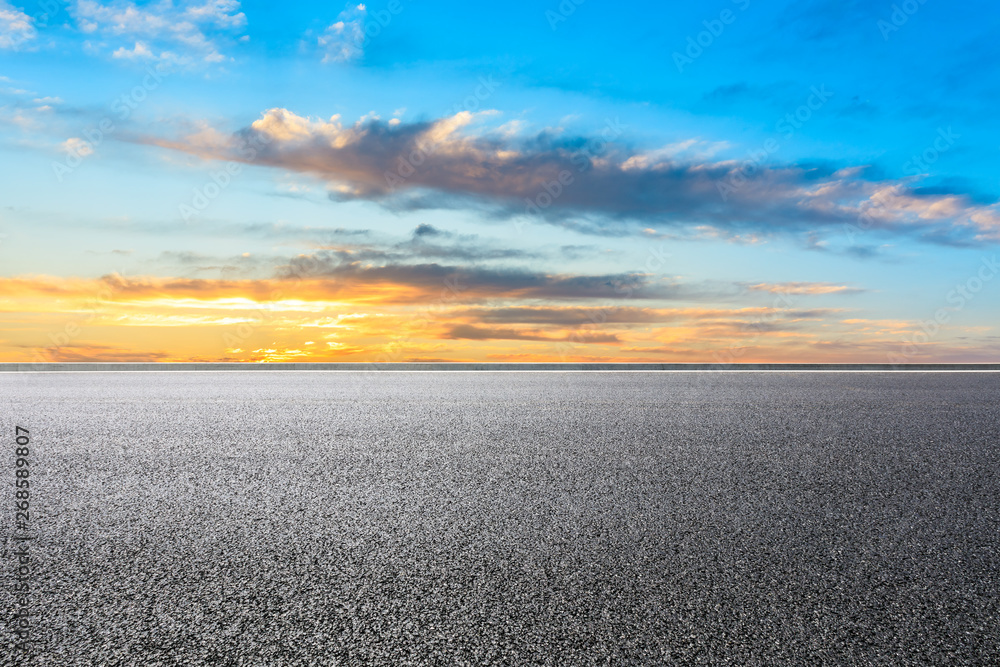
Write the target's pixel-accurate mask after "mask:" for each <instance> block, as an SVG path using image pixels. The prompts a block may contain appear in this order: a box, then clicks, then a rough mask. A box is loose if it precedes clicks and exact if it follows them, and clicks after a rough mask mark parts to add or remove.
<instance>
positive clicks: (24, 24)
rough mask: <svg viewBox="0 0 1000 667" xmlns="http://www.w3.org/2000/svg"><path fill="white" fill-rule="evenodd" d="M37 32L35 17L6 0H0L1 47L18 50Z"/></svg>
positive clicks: (33, 37)
mask: <svg viewBox="0 0 1000 667" xmlns="http://www.w3.org/2000/svg"><path fill="white" fill-rule="evenodd" d="M37 34H38V33H37V32H36V31H35V23H34V19H33V18H31V17H30V16H28V15H27V14H25V13H24V12H23V11H21V10H20V9H18V8H17V7H14V6H13V5H11V4H10V3H9V2H7V1H6V0H0V49H10V50H12V51H17V50H19V49H20V48H21V47H23V46H24V45H25V44H27V43H28V42H30V41H31V40H33V39H35V37H36V36H37Z"/></svg>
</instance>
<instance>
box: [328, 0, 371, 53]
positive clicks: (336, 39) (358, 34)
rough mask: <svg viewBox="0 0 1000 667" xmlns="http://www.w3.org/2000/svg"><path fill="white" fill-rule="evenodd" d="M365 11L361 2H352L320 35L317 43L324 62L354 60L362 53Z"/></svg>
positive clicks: (366, 11)
mask: <svg viewBox="0 0 1000 667" xmlns="http://www.w3.org/2000/svg"><path fill="white" fill-rule="evenodd" d="M367 13H368V10H367V8H366V7H365V6H364V5H363V4H358V5H356V4H353V3H352V4H350V5H348V6H347V9H345V10H344V11H342V12H340V16H338V17H337V20H336V21H335V22H334V23H333V24H331V25H330V27H328V28H327V29H326V31H325V32H324V33H323V34H322V35H320V37H319V40H318V43H319V46H320V48H322V49H323V51H324V56H323V62H324V63H329V62H347V61H350V60H356V59H358V58H360V57H361V56H362V55H363V54H364V44H365V26H364V23H365V16H366V15H367Z"/></svg>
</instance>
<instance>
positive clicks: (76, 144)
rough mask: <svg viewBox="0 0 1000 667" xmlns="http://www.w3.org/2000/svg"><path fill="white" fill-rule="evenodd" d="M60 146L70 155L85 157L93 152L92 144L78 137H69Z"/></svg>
mask: <svg viewBox="0 0 1000 667" xmlns="http://www.w3.org/2000/svg"><path fill="white" fill-rule="evenodd" d="M61 148H62V149H63V150H64V151H66V152H67V153H69V154H70V155H79V156H80V157H87V156H88V155H91V154H92V153H93V152H94V146H93V145H92V144H91V143H90V142H89V141H84V140H83V139H81V138H79V137H70V138H69V139H67V140H66V141H64V142H63V143H62V146H61Z"/></svg>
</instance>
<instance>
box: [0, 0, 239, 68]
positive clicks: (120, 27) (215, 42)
mask: <svg viewBox="0 0 1000 667" xmlns="http://www.w3.org/2000/svg"><path fill="white" fill-rule="evenodd" d="M0 1H2V0H0ZM239 9H240V3H239V2H238V0H208V1H207V2H202V3H198V2H186V3H181V4H179V5H177V6H175V5H174V4H173V3H172V2H170V1H169V0H163V1H162V2H158V3H155V4H150V5H143V6H141V7H140V6H137V5H136V4H135V3H133V2H130V1H127V0H126V1H125V2H121V1H119V2H113V3H101V2H97V1H96V0H77V1H76V3H75V5H74V8H73V15H74V17H75V18H76V22H77V26H78V27H79V29H80V30H81V31H82V32H85V33H99V34H100V35H102V36H103V37H105V38H107V39H108V41H110V42H114V41H117V40H122V41H124V44H118V45H114V44H113V45H112V48H114V46H117V47H118V48H115V49H114V50H113V51H112V57H114V58H118V59H125V60H151V61H156V62H161V63H169V64H173V65H179V66H195V65H199V64H206V63H208V64H214V63H220V62H224V61H226V60H229V59H230V57H228V56H226V55H224V54H223V53H222V50H223V43H226V42H228V43H231V41H230V40H231V39H232V38H234V37H235V35H234V34H233V33H237V32H239V31H240V30H242V28H244V27H245V26H246V23H247V20H246V15H245V14H243V12H241V11H239Z"/></svg>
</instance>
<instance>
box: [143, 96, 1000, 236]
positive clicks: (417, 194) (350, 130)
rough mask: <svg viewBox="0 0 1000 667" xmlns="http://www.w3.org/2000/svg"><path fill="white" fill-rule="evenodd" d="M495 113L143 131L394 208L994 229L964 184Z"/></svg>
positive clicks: (552, 217)
mask: <svg viewBox="0 0 1000 667" xmlns="http://www.w3.org/2000/svg"><path fill="white" fill-rule="evenodd" d="M495 113H496V112H479V113H476V114H473V113H469V112H467V111H463V112H460V113H457V114H455V115H453V116H448V117H443V118H439V119H436V120H431V121H420V122H410V123H398V124H394V125H390V124H389V123H385V122H383V121H381V120H379V119H378V118H371V117H369V118H367V119H362V120H360V121H358V122H357V123H355V124H353V125H345V124H343V123H342V122H341V120H340V117H339V116H334V117H332V118H330V119H329V120H327V121H324V120H319V119H313V118H306V117H303V116H299V115H296V114H295V113H293V112H291V111H289V110H287V109H280V108H276V109H270V110H268V111H266V112H265V113H264V114H263V115H262V116H261V117H260V118H259V119H258V120H256V121H254V122H253V123H252V124H251V125H250V126H249V127H247V128H244V129H243V130H241V131H239V132H236V133H232V134H226V133H224V132H221V131H219V130H217V129H215V128H210V131H208V130H205V129H204V128H203V129H201V130H200V131H198V132H196V133H194V134H190V135H188V136H182V137H180V138H176V139H172V138H164V137H160V136H147V137H142V138H139V139H138V140H139V141H143V142H147V143H151V144H155V145H158V146H162V147H165V148H170V149H174V150H179V151H184V152H187V153H192V154H195V155H199V156H201V157H203V158H205V159H209V160H236V161H241V162H248V163H253V164H257V165H261V166H269V167H274V168H279V169H283V170H287V171H290V172H296V173H305V174H310V175H312V176H314V177H316V178H319V179H321V180H323V181H325V182H326V183H327V184H328V187H329V191H330V197H331V198H332V199H335V200H337V201H347V200H369V201H374V202H377V203H379V204H381V205H383V206H385V207H387V208H389V209H392V210H416V209H425V208H471V209H475V210H478V211H481V212H483V213H486V214H488V215H491V216H505V217H514V216H518V217H523V216H529V217H530V218H531V219H534V220H539V221H545V222H549V223H552V224H557V225H562V226H565V227H569V228H572V229H576V230H578V231H582V232H588V233H594V234H613V235H626V234H635V233H638V232H639V230H640V229H644V228H645V229H649V230H651V231H652V232H653V233H657V232H660V231H662V230H664V229H667V228H675V229H686V230H692V229H694V230H700V232H699V233H700V234H708V235H710V236H715V237H716V238H722V239H726V240H729V241H733V242H751V243H757V242H761V241H762V240H766V239H767V238H769V237H771V236H774V235H777V234H798V235H805V234H809V233H819V232H822V233H825V234H827V235H838V236H839V235H843V234H845V233H854V232H859V233H860V232H869V231H879V232H883V233H891V234H910V235H913V236H916V237H918V238H921V239H923V240H925V241H930V242H937V243H942V242H954V241H956V240H958V241H963V242H994V241H997V240H1000V222H998V221H1000V206H998V205H997V204H989V205H983V204H980V203H977V202H975V201H973V200H971V199H970V198H969V197H968V196H966V195H964V194H961V193H950V194H931V193H923V192H919V191H918V190H916V189H914V187H913V185H912V179H911V180H906V181H903V180H898V181H886V180H870V179H869V178H867V177H866V175H865V174H866V170H865V169H864V168H862V167H853V168H838V167H836V166H835V165H829V164H814V163H799V164H787V165H778V166H773V167H764V166H760V165H753V168H752V169H751V168H750V167H748V164H747V163H746V162H740V161H735V160H717V159H713V158H710V157H708V156H707V154H703V155H702V156H701V157H700V158H699V157H697V156H695V155H690V156H688V157H682V154H683V153H684V151H685V150H687V149H689V148H690V147H691V146H692V145H693V144H685V143H684V142H681V143H679V144H675V145H672V146H668V147H666V148H664V149H657V150H637V149H634V148H631V147H629V146H628V145H627V144H625V143H622V142H617V141H608V140H605V138H604V137H607V136H615V132H611V133H610V135H609V133H608V132H605V133H604V135H603V137H602V135H594V136H575V137H565V136H556V135H553V134H551V133H546V132H543V133H540V134H535V135H527V136H515V135H510V134H509V133H505V132H501V131H500V130H499V128H497V127H495V126H494V127H491V126H490V125H489V124H488V122H487V121H488V120H489V119H490V118H491V116H492V115H495ZM617 131H619V130H616V132H617ZM251 140H252V142H253V145H255V146H258V147H259V148H256V149H255V150H254V151H253V152H252V155H251V154H249V153H248V152H247V151H246V150H245V148H246V146H247V144H248V142H250V141H251ZM702 152H703V153H704V151H702ZM709 152H711V151H709Z"/></svg>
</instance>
